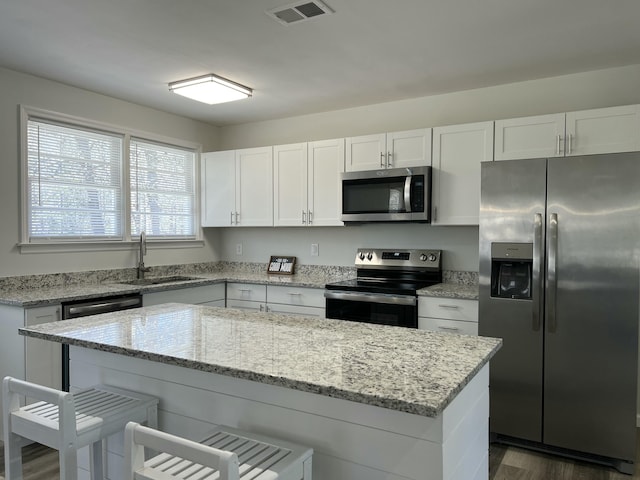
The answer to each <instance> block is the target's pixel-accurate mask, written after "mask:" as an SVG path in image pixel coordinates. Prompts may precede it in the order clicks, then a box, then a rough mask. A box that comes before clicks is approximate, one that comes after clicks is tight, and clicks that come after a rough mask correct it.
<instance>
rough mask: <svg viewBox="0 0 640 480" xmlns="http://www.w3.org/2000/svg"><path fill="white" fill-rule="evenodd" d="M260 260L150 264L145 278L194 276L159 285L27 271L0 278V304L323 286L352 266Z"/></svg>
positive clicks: (112, 276)
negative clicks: (274, 269)
mask: <svg viewBox="0 0 640 480" xmlns="http://www.w3.org/2000/svg"><path fill="white" fill-rule="evenodd" d="M266 271H267V266H266V264H263V263H236V262H217V263H210V264H207V263H204V264H188V265H175V266H168V267H152V269H151V271H150V272H149V273H148V274H147V275H146V277H147V278H153V277H169V276H175V275H185V276H189V277H193V278H194V280H189V281H181V282H171V283H165V284H162V285H146V286H141V285H127V284H124V283H119V282H124V281H129V280H133V279H135V272H136V270H135V269H120V270H99V271H91V272H78V273H64V274H50V275H28V276H21V277H5V278H0V304H4V305H14V306H20V307H34V306H44V305H50V304H56V303H60V302H71V301H75V300H84V299H91V298H98V297H105V296H116V295H123V294H127V293H136V292H139V293H143V294H144V293H150V292H159V291H163V290H174V289H177V288H187V287H197V286H200V285H208V284H215V283H221V282H225V281H230V282H246V283H259V284H265V285H267V284H273V285H283V284H285V285H291V286H298V287H315V288H323V287H324V285H325V284H326V283H327V282H331V281H336V280H341V279H344V278H349V277H353V276H355V269H354V268H351V267H336V266H298V267H297V268H296V273H295V274H294V275H267V274H266Z"/></svg>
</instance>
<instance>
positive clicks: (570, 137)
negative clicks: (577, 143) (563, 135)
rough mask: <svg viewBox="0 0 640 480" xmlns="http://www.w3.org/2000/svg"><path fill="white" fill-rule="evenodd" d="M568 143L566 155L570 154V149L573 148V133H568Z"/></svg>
mask: <svg viewBox="0 0 640 480" xmlns="http://www.w3.org/2000/svg"><path fill="white" fill-rule="evenodd" d="M568 141H569V145H568V146H567V155H571V151H572V150H573V145H572V144H573V133H570V134H569V138H568Z"/></svg>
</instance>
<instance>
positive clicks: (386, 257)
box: [355, 248, 442, 269]
mask: <svg viewBox="0 0 640 480" xmlns="http://www.w3.org/2000/svg"><path fill="white" fill-rule="evenodd" d="M441 259H442V250H418V249H410V250H406V249H403V250H393V249H383V248H359V249H358V251H357V252H356V261H355V265H356V267H419V268H435V269H440V266H441Z"/></svg>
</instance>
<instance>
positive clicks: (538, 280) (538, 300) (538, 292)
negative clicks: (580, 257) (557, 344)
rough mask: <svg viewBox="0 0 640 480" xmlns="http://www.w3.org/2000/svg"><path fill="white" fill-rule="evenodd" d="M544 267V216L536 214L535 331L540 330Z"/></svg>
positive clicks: (534, 224)
mask: <svg viewBox="0 0 640 480" xmlns="http://www.w3.org/2000/svg"><path fill="white" fill-rule="evenodd" d="M541 265H542V214H541V213H536V214H535V215H534V217H533V271H532V272H531V275H532V277H533V278H532V283H533V292H532V293H533V312H532V321H533V325H532V328H533V331H534V332H537V331H538V330H540V318H541V317H540V312H541V311H542V276H541V275H540V267H541Z"/></svg>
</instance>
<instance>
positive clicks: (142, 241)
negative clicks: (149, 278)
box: [138, 231, 150, 279]
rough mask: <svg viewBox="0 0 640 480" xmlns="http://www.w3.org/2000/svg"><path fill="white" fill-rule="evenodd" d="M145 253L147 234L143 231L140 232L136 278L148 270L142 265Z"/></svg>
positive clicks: (139, 277)
mask: <svg viewBox="0 0 640 480" xmlns="http://www.w3.org/2000/svg"><path fill="white" fill-rule="evenodd" d="M146 254H147V236H146V234H145V233H144V231H142V232H140V254H139V259H138V279H143V278H144V274H145V272H148V271H149V270H150V268H149V267H145V266H144V256H145V255H146Z"/></svg>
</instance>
